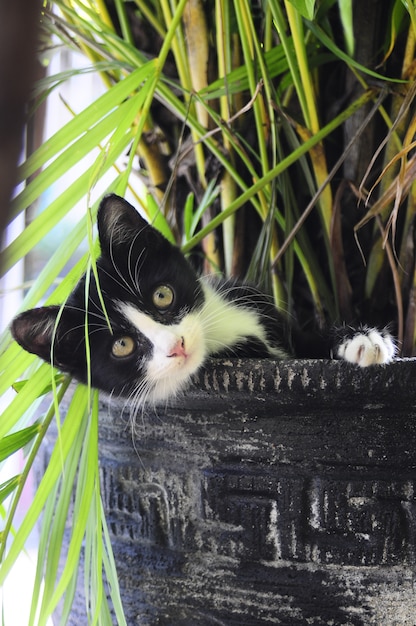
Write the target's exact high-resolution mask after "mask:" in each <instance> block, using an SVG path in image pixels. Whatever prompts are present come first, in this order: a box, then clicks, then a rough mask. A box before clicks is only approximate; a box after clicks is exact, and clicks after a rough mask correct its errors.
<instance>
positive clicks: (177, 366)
mask: <svg viewBox="0 0 416 626" xmlns="http://www.w3.org/2000/svg"><path fill="white" fill-rule="evenodd" d="M202 288H203V291H204V295H205V301H204V303H203V305H202V307H201V308H200V309H197V310H195V311H192V312H191V313H188V314H186V315H184V316H183V318H182V320H181V321H180V322H179V323H178V324H172V325H167V324H161V323H160V322H157V321H155V320H154V319H153V318H152V317H150V316H149V315H146V314H145V313H143V312H141V311H140V310H139V309H137V308H136V307H135V306H133V305H132V304H126V303H123V302H120V303H119V310H120V312H121V313H122V315H124V317H125V318H126V319H127V320H128V321H129V322H130V323H131V324H132V325H133V326H134V327H135V328H137V330H138V331H139V332H140V333H141V334H143V335H144V336H145V337H146V338H147V339H148V340H149V341H150V342H151V343H152V345H153V353H152V356H151V357H150V358H149V359H148V361H147V365H146V378H147V383H148V384H147V386H146V389H147V398H146V399H147V400H150V401H151V402H160V401H163V400H166V399H167V398H168V397H170V396H171V395H175V394H176V393H177V392H178V391H180V390H181V389H182V388H183V387H184V386H185V385H186V383H188V382H189V379H190V377H191V376H192V374H194V373H195V372H196V371H197V370H198V369H199V367H200V366H201V365H202V363H203V362H204V360H205V359H206V357H208V356H214V355H215V354H218V353H219V352H221V351H222V350H224V349H225V348H231V349H232V347H233V346H235V345H236V344H238V343H240V342H241V341H244V339H245V338H246V337H248V336H250V337H256V338H257V339H259V340H260V341H262V342H264V343H265V344H266V345H267V338H266V333H265V331H264V328H263V327H262V325H261V324H260V322H259V320H258V316H257V315H256V313H255V311H251V310H250V309H247V308H244V307H241V306H238V305H237V304H235V303H234V302H229V301H227V300H224V298H223V297H222V296H221V294H219V293H218V292H217V291H215V290H214V289H213V288H212V287H210V286H208V285H205V284H203V283H202ZM182 341H183V346H184V347H183V350H180V351H177V350H176V349H175V346H178V342H179V343H182ZM176 352H179V353H178V354H176ZM274 352H276V356H282V354H281V353H279V351H278V350H275V351H274Z"/></svg>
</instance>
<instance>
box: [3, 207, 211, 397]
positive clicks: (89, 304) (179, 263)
mask: <svg viewBox="0 0 416 626" xmlns="http://www.w3.org/2000/svg"><path fill="white" fill-rule="evenodd" d="M98 231H99V239H100V246H101V256H100V257H99V259H98V261H97V271H98V278H99V280H98V285H97V283H96V280H95V278H94V275H93V272H90V273H89V275H88V277H87V276H84V277H83V278H82V280H81V281H80V282H79V283H78V285H77V286H76V288H75V289H74V291H73V292H72V294H71V295H70V297H69V298H68V300H67V302H66V303H65V305H64V306H63V307H59V306H50V307H42V308H38V309H32V310H30V311H26V312H24V313H22V314H21V315H19V316H18V317H16V318H15V319H14V321H13V323H12V326H11V330H12V334H13V336H14V338H15V339H16V341H17V342H18V343H19V344H20V345H21V346H22V347H23V348H24V349H25V350H27V351H28V352H31V353H34V354H37V355H38V356H40V357H41V358H42V359H44V360H45V361H48V362H52V363H53V364H54V365H55V366H56V367H58V368H59V369H60V370H62V371H64V372H68V373H70V374H71V375H73V376H74V377H75V378H77V379H78V380H80V381H81V382H84V383H87V382H88V377H89V376H90V382H91V384H92V386H93V387H96V388H98V389H101V390H103V391H105V392H108V393H114V394H115V395H122V396H124V397H131V398H132V399H133V400H135V401H136V402H143V401H151V402H158V401H162V400H165V399H166V398H168V397H170V396H171V395H172V394H175V393H176V392H177V391H179V390H180V389H181V388H182V387H183V386H184V384H185V383H187V382H188V381H189V378H190V376H191V375H192V374H193V373H194V372H195V371H196V370H197V369H198V368H199V366H200V365H201V363H202V362H203V360H204V358H205V356H206V346H205V340H204V332H203V328H202V325H201V319H200V318H201V315H200V311H201V309H202V307H203V303H204V294H203V291H202V289H201V285H200V283H199V281H198V279H197V276H196V275H195V273H194V271H193V269H192V268H191V267H190V265H189V263H188V262H187V261H186V259H185V258H184V257H183V255H182V253H181V252H180V250H179V249H178V248H177V247H176V246H174V245H172V244H171V243H170V242H169V241H168V240H167V239H165V238H164V237H163V236H162V235H161V234H160V233H159V232H158V231H157V230H155V229H154V228H153V227H152V226H150V225H149V224H148V223H147V222H146V221H145V220H144V219H143V218H142V217H141V216H140V215H139V213H138V212H137V211H136V210H135V209H134V208H133V207H132V206H131V205H130V204H129V203H128V202H126V201H125V200H123V199H122V198H119V197H118V196H115V195H110V196H106V197H105V198H104V199H103V200H102V202H101V205H100V208H99V211H98ZM103 305H104V306H103ZM87 363H90V366H87ZM88 372H90V374H89V373H88Z"/></svg>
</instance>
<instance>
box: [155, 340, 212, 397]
mask: <svg viewBox="0 0 416 626" xmlns="http://www.w3.org/2000/svg"><path fill="white" fill-rule="evenodd" d="M205 357H206V353H205V350H203V349H202V347H199V348H196V349H194V350H193V351H192V352H191V351H190V352H188V353H187V354H183V355H180V356H174V357H171V356H168V357H166V356H164V357H160V358H154V359H152V361H151V362H149V364H148V367H147V372H146V378H147V380H148V382H149V386H150V387H151V391H150V392H149V395H148V398H147V400H148V401H150V402H152V403H154V404H159V403H161V402H166V400H168V399H169V398H171V397H175V396H177V395H178V394H179V393H180V392H181V391H183V390H184V389H185V388H186V387H187V386H188V384H189V383H190V379H191V377H192V375H193V374H195V373H196V372H197V370H198V369H199V368H200V367H201V365H202V363H203V362H204V360H205Z"/></svg>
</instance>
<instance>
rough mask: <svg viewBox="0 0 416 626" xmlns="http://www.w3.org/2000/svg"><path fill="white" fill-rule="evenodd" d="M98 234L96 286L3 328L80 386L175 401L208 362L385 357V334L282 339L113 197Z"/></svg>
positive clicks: (267, 313)
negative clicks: (242, 358) (201, 275)
mask: <svg viewBox="0 0 416 626" xmlns="http://www.w3.org/2000/svg"><path fill="white" fill-rule="evenodd" d="M98 230H99V239H100V245H101V256H100V258H99V259H98V261H97V271H98V277H99V286H97V284H96V281H95V279H94V276H93V273H91V274H90V277H89V279H88V281H87V279H86V277H85V276H84V277H83V279H82V280H81V281H80V282H79V283H78V285H77V286H76V288H75V289H74V291H73V292H72V294H71V295H70V297H69V298H68V300H67V302H66V303H65V306H63V307H59V306H50V307H42V308H38V309H32V310H30V311H26V312H24V313H22V314H20V315H19V316H17V317H16V318H15V319H14V321H13V323H12V327H11V330H12V333H13V336H14V338H15V339H16V341H18V343H19V344H20V345H21V346H22V347H23V348H24V349H25V350H27V351H28V352H31V353H34V354H37V355H38V356H40V357H41V358H42V359H44V360H45V361H48V362H52V363H53V365H55V366H56V367H58V368H59V369H61V370H62V371H64V372H68V373H70V374H71V375H73V376H74V377H75V378H76V379H78V380H80V381H81V382H83V383H87V382H88V376H89V374H88V371H90V382H91V385H92V386H93V387H96V388H98V389H101V390H103V391H105V392H107V393H111V394H114V395H117V396H124V397H127V398H129V399H131V400H132V402H134V403H135V404H136V405H138V404H142V403H143V402H152V403H157V402H160V401H165V400H167V399H168V398H169V397H171V396H172V395H175V394H176V393H177V392H178V391H180V390H182V389H183V388H184V387H185V386H186V384H187V383H188V382H189V380H190V378H191V376H192V374H193V373H195V372H196V371H197V370H198V368H199V367H200V366H201V365H202V364H203V363H204V361H205V360H206V359H207V357H210V356H215V357H217V356H218V357H224V356H233V357H234V356H245V357H273V358H276V359H285V358H288V357H290V356H293V354H295V355H296V356H301V357H311V358H315V357H318V358H328V357H329V356H330V354H333V355H334V356H336V357H338V358H343V359H345V360H347V361H350V362H353V363H356V364H358V365H359V366H362V367H364V366H367V365H372V364H384V363H388V362H389V361H391V360H392V359H393V357H394V355H395V351H396V349H395V343H394V340H393V338H392V337H391V335H390V334H389V333H388V332H387V331H378V330H376V329H372V328H368V327H361V328H360V329H358V330H353V329H345V328H344V329H343V330H342V332H338V333H335V334H333V335H332V339H330V338H328V339H323V338H322V337H315V338H313V340H312V343H311V342H310V341H309V340H306V339H305V338H304V337H302V335H301V334H300V333H298V332H296V331H295V330H293V329H291V331H290V333H289V331H288V328H287V327H286V324H285V321H284V320H283V318H282V316H281V315H280V314H279V313H278V311H277V310H276V309H275V307H274V306H273V303H272V301H271V300H270V299H269V298H268V297H267V296H265V295H264V294H262V293H261V292H260V291H258V290H257V289H256V288H254V287H250V286H247V285H240V284H238V283H236V282H231V281H225V280H221V279H218V280H213V279H207V278H199V277H198V276H197V275H196V274H195V272H194V270H193V269H192V267H191V266H190V264H189V263H188V261H187V260H186V259H185V257H184V256H183V255H182V253H181V252H180V250H179V248H177V247H176V246H173V245H172V244H171V243H170V242H168V241H167V240H166V239H165V238H164V237H163V236H162V235H161V234H160V233H159V232H158V231H156V230H155V229H154V228H153V227H152V226H150V225H149V224H148V223H147V222H146V221H145V220H144V219H143V218H142V217H141V216H140V215H139V213H138V212H137V211H136V210H135V209H134V208H133V207H132V206H131V205H130V204H129V203H128V202H126V201H125V200H124V199H122V198H120V197H118V196H115V195H109V196H106V197H105V198H104V199H103V200H102V202H101V205H100V208H99V212H98ZM88 283H89V284H88ZM86 294H87V295H86ZM103 305H104V308H103ZM289 334H290V335H291V341H290V343H289V340H288V337H289ZM86 335H87V336H88V339H86ZM331 344H332V345H331ZM291 345H293V346H294V351H293V352H292V349H291ZM87 350H89V353H90V370H89V369H88V367H87V357H86V353H87Z"/></svg>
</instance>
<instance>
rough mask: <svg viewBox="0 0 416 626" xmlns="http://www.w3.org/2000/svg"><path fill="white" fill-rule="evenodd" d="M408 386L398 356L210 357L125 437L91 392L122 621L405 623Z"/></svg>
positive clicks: (411, 394)
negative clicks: (375, 363)
mask: <svg viewBox="0 0 416 626" xmlns="http://www.w3.org/2000/svg"><path fill="white" fill-rule="evenodd" d="M415 399H416V362H415V361H412V360H405V361H399V362H397V363H395V364H393V365H391V366H388V367H383V368H374V369H373V368H371V369H368V370H366V371H362V370H358V369H356V368H355V367H352V366H349V365H348V364H346V363H341V362H323V361H289V362H283V363H282V362H275V361H268V360H264V361H263V360H262V361H255V360H253V361H245V362H239V361H233V362H232V361H213V362H212V363H211V364H210V365H209V367H207V368H206V369H205V370H204V371H201V373H200V375H199V376H198V378H197V379H196V380H195V385H194V387H193V388H192V389H191V390H189V392H187V394H186V396H185V397H183V398H180V399H178V401H176V402H175V403H174V404H173V405H172V406H170V407H169V408H166V409H165V408H159V409H158V410H155V411H149V412H145V413H144V414H139V415H137V416H136V418H135V420H134V437H132V427H131V424H132V420H131V419H130V416H129V412H128V409H127V408H126V407H125V406H124V404H117V403H114V402H112V403H110V404H108V405H107V404H105V405H103V410H102V416H101V423H100V437H101V442H100V448H101V452H102V459H101V468H102V481H103V487H104V489H105V495H104V498H105V507H106V510H107V514H108V521H109V527H110V531H111V534H112V540H113V546H114V552H115V555H116V558H117V559H118V561H119V563H118V568H119V573H120V585H121V587H122V590H123V593H124V605H125V610H126V615H127V622H128V625H129V626H135V625H140V626H147V625H149V626H150V625H151V626H155V625H156V624H158V625H159V624H162V625H166V626H167V625H169V626H182V625H189V626H191V625H192V626H195V625H196V624H198V625H199V626H205V625H207V626H208V625H211V624H224V625H227V626H234V625H235V626H237V625H238V626H243V625H250V626H255V625H257V624H258V625H263V624H265V625H266V624H287V625H292V624H293V625H296V626H300V625H303V624H305V625H306V624H328V625H330V624H331V625H336V626H342V625H363V626H364V625H365V626H367V625H369V624H376V625H377V626H383V625H385V626H396V625H398V624H409V625H414V624H415V623H416V622H415V617H414V616H415V615H416V597H415V595H414V572H415V532H416V497H415V481H416V419H415V418H416V407H415ZM78 623H80V622H78Z"/></svg>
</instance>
